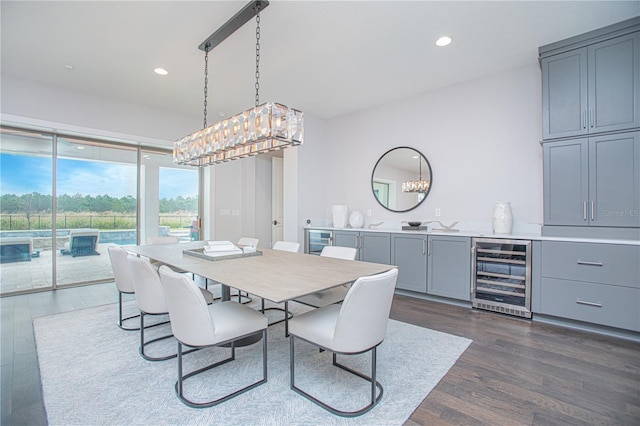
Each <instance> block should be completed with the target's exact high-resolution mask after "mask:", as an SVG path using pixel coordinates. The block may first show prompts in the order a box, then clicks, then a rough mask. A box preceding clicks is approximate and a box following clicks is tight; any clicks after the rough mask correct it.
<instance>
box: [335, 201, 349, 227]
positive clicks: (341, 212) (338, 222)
mask: <svg viewBox="0 0 640 426" xmlns="http://www.w3.org/2000/svg"><path fill="white" fill-rule="evenodd" d="M348 212H349V209H348V208H347V206H344V205H335V206H331V214H332V215H333V227H334V228H339V229H342V228H344V227H346V226H347V213H348Z"/></svg>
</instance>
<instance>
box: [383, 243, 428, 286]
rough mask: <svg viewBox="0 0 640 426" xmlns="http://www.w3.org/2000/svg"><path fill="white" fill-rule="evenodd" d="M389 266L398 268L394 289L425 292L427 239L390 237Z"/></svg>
mask: <svg viewBox="0 0 640 426" xmlns="http://www.w3.org/2000/svg"><path fill="white" fill-rule="evenodd" d="M391 264H392V265H396V266H397V267H398V281H397V283H396V288H397V289H400V290H410V291H416V292H420V293H426V292H427V237H426V236H422V235H404V234H392V235H391Z"/></svg>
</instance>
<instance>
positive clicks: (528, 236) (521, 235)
mask: <svg viewBox="0 0 640 426" xmlns="http://www.w3.org/2000/svg"><path fill="white" fill-rule="evenodd" d="M305 229H325V230H328V231H351V232H384V233H391V234H415V235H438V236H443V235H444V236H449V237H472V238H473V237H478V238H500V239H507V240H531V241H562V242H578V243H599V244H624V245H640V241H637V240H621V239H604V238H572V237H551V236H545V235H542V234H541V233H535V232H532V233H526V232H515V233H512V234H494V233H492V232H482V231H471V230H460V231H459V232H447V231H439V230H431V229H429V230H428V231H424V230H403V229H401V228H382V227H378V228H371V229H369V228H367V227H363V228H333V227H331V226H306V227H305Z"/></svg>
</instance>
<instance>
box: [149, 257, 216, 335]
mask: <svg viewBox="0 0 640 426" xmlns="http://www.w3.org/2000/svg"><path fill="white" fill-rule="evenodd" d="M158 272H159V274H160V282H161V283H162V289H163V290H164V297H165V300H166V302H167V307H168V308H169V319H170V321H171V331H172V332H173V335H174V336H175V338H176V339H178V340H179V341H180V342H182V343H183V344H185V345H189V346H206V345H209V344H211V343H212V339H213V336H214V332H215V326H214V324H213V320H212V319H211V315H210V314H209V311H208V309H207V302H206V301H205V299H204V296H203V295H202V292H201V291H200V289H199V288H198V286H197V285H196V283H195V282H194V281H193V280H192V279H190V278H188V277H187V276H185V275H184V274H180V273H177V272H174V271H173V270H172V269H171V268H169V267H168V266H166V265H162V266H161V267H160V269H159V270H158Z"/></svg>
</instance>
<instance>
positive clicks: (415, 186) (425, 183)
mask: <svg viewBox="0 0 640 426" xmlns="http://www.w3.org/2000/svg"><path fill="white" fill-rule="evenodd" d="M418 163H419V167H420V177H419V179H418V180H408V181H406V182H402V192H420V193H425V192H429V187H430V186H431V180H423V179H422V158H420V157H418Z"/></svg>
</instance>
